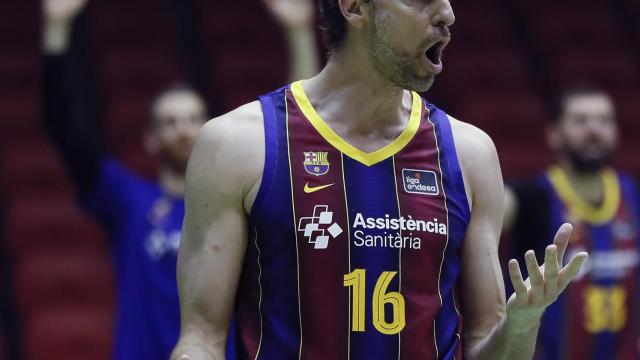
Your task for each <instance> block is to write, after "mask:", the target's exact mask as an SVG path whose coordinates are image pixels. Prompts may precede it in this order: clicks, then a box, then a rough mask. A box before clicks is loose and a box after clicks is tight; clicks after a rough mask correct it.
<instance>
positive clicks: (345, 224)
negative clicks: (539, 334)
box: [236, 82, 470, 359]
mask: <svg viewBox="0 0 640 360" xmlns="http://www.w3.org/2000/svg"><path fill="white" fill-rule="evenodd" d="M412 99H413V100H412V104H413V105H412V110H411V114H410V118H409V120H408V124H407V127H406V129H405V130H404V131H403V132H402V133H401V134H400V135H399V136H398V138H396V139H395V140H394V141H393V142H391V143H390V144H388V145H386V146H384V147H383V148H381V149H380V150H377V151H375V152H371V153H366V152H363V151H361V150H359V149H357V148H355V147H353V146H351V145H350V144H349V143H347V142H346V141H345V140H343V139H342V138H341V137H340V136H338V135H337V134H336V133H335V132H333V131H332V130H331V129H330V128H329V126H328V125H327V123H325V122H324V121H323V120H322V119H321V117H320V116H319V115H318V113H317V112H316V111H315V109H314V108H313V106H312V105H311V103H310V102H309V99H308V98H307V96H306V94H305V92H304V90H303V88H302V83H301V82H297V83H293V84H291V85H290V86H287V87H284V88H282V89H280V90H277V91H275V92H273V93H271V94H268V95H265V96H262V97H261V98H260V102H261V105H262V111H263V114H264V128H265V141H266V155H265V157H266V159H265V167H264V171H263V177H262V183H261V185H260V189H259V192H258V195H257V198H256V200H255V203H254V205H253V208H252V211H251V214H250V218H249V223H250V234H249V236H250V241H249V246H248V249H247V253H246V258H245V263H244V267H243V271H242V275H241V279H240V284H239V288H238V295H237V304H236V311H237V313H236V316H237V331H238V342H239V344H238V345H239V348H240V349H239V350H240V351H239V353H240V354H244V355H245V356H246V357H247V358H252V359H289V358H305V359H347V358H351V359H374V358H379V359H396V358H398V359H401V358H403V359H454V358H457V359H460V358H461V351H462V350H461V339H460V334H461V331H462V318H461V315H460V306H459V302H458V299H457V298H458V279H459V272H460V250H461V246H462V244H463V239H464V236H465V232H466V228H467V225H468V222H469V218H470V210H469V204H468V202H467V198H466V194H465V189H464V183H463V179H462V174H461V170H460V167H459V164H458V158H457V155H456V149H455V145H454V141H453V137H452V133H451V125H450V123H449V119H448V117H447V115H446V114H445V113H444V112H442V111H441V110H439V109H437V108H436V107H435V106H432V105H430V104H428V103H426V102H425V101H424V100H423V99H422V98H421V97H420V96H419V95H418V94H417V93H412Z"/></svg>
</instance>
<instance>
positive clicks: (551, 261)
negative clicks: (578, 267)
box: [544, 244, 560, 292]
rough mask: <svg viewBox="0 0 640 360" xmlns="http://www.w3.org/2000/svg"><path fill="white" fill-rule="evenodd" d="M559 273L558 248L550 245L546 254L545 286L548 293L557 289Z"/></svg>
mask: <svg viewBox="0 0 640 360" xmlns="http://www.w3.org/2000/svg"><path fill="white" fill-rule="evenodd" d="M559 272H560V266H559V265H558V247H557V246H556V245H555V244H554V245H549V246H547V249H546V250H545V252H544V285H545V291H546V292H549V291H553V290H555V289H556V287H557V285H558V273H559Z"/></svg>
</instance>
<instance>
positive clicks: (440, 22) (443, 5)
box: [432, 0, 456, 28]
mask: <svg viewBox="0 0 640 360" xmlns="http://www.w3.org/2000/svg"><path fill="white" fill-rule="evenodd" d="M432 21H433V25H434V26H436V27H442V28H447V27H449V26H451V25H453V23H454V22H455V21H456V16H455V15H454V14H453V8H452V7H451V3H450V2H449V0H441V1H440V2H439V7H438V9H437V10H436V13H435V15H434V16H433V20H432Z"/></svg>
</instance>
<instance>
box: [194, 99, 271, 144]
mask: <svg viewBox="0 0 640 360" xmlns="http://www.w3.org/2000/svg"><path fill="white" fill-rule="evenodd" d="M261 130H262V108H261V106H260V102H258V101H253V102H250V103H248V104H245V105H242V106H240V107H238V108H236V109H234V110H232V111H230V112H228V113H226V114H224V115H221V116H219V117H216V118H213V119H211V120H209V121H207V123H206V124H204V126H203V127H202V129H201V130H200V133H199V134H198V136H199V137H201V138H204V140H207V141H211V142H228V143H234V142H235V141H237V140H239V139H243V138H244V139H247V138H249V136H250V135H253V133H255V132H260V131H261Z"/></svg>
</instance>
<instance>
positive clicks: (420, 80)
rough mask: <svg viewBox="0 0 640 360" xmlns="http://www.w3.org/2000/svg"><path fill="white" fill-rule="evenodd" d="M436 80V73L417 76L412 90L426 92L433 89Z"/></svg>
mask: <svg viewBox="0 0 640 360" xmlns="http://www.w3.org/2000/svg"><path fill="white" fill-rule="evenodd" d="M435 80H436V75H435V74H433V75H427V76H421V77H417V78H416V80H415V81H414V84H413V85H412V86H411V87H410V88H411V90H413V91H416V92H426V91H427V90H429V89H431V87H432V86H433V83H434V82H435Z"/></svg>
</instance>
